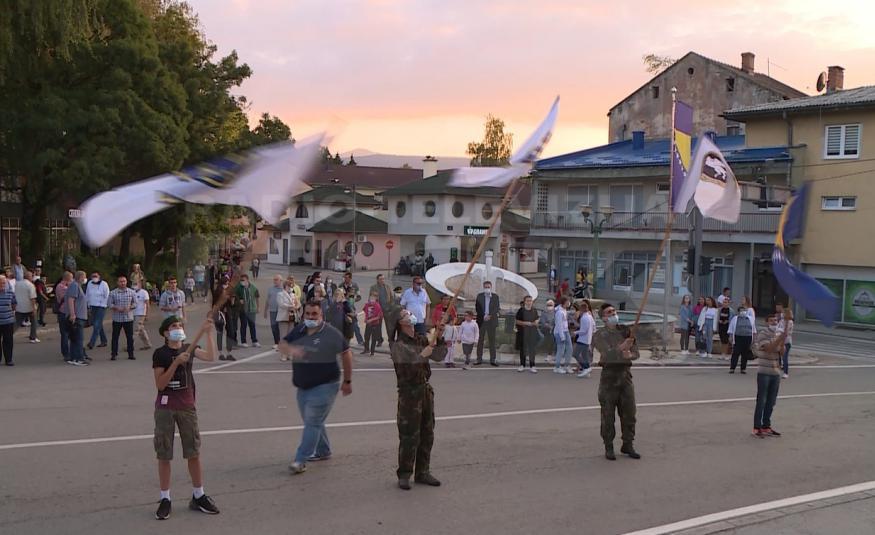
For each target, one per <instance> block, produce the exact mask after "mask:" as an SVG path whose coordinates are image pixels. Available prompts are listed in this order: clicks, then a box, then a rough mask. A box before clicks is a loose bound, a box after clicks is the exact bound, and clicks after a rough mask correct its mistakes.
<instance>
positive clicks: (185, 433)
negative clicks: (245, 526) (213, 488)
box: [152, 316, 219, 520]
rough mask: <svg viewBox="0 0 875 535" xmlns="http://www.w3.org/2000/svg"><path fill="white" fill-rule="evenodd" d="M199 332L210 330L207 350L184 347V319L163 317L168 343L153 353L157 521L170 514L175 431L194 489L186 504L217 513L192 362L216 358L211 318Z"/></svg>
mask: <svg viewBox="0 0 875 535" xmlns="http://www.w3.org/2000/svg"><path fill="white" fill-rule="evenodd" d="M201 330H202V331H206V332H205V334H206V338H207V349H206V350H203V349H201V348H200V347H196V348H194V351H191V345H190V344H183V343H182V342H183V341H185V338H186V336H185V331H184V330H183V328H182V320H180V319H179V318H177V317H176V316H169V317H167V318H165V319H164V321H162V322H161V327H160V328H159V329H158V333H159V334H161V336H163V337H164V345H163V346H161V347H159V348H158V349H156V350H155V353H154V354H153V355H152V371H153V372H154V374H155V386H156V388H157V389H158V396H157V398H156V399H155V439H154V445H155V453H156V454H157V455H158V480H159V483H160V485H161V501H160V502H159V504H158V511H157V512H156V513H155V517H156V518H157V519H158V520H165V519H167V518H168V517H169V516H170V461H171V460H172V459H173V438H174V434H175V431H176V429H177V428H178V429H179V437H180V439H181V441H182V455H183V457H185V458H186V459H187V460H188V471H189V473H190V474H191V484H192V489H193V491H192V498H191V502H190V503H189V504H188V506H189V508H190V509H192V510H195V511H201V512H203V513H207V514H213V515H215V514H218V513H219V509H218V508H217V507H216V504H215V503H214V502H213V500H212V498H210V497H209V496H207V495H206V494H205V493H204V487H203V475H202V472H201V462H200V443H201V438H200V431H199V430H198V424H197V409H196V408H195V385H194V375H192V360H191V357H192V356H194V357H195V358H197V359H200V360H204V361H208V362H209V361H213V360H216V344H215V337H214V336H213V332H212V331H213V321H212V319H207V321H206V322H204V325H203V327H201ZM195 338H197V336H195Z"/></svg>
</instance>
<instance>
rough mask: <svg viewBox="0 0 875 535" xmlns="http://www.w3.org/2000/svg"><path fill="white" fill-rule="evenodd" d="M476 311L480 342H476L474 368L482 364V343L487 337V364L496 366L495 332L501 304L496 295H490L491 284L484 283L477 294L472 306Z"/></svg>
mask: <svg viewBox="0 0 875 535" xmlns="http://www.w3.org/2000/svg"><path fill="white" fill-rule="evenodd" d="M474 308H475V309H476V310H477V326H478V327H480V340H478V341H477V362H475V363H474V365H475V366H479V365H480V364H483V342H484V340H485V339H486V337H487V336H488V337H489V364H491V365H493V366H498V362H496V361H495V359H496V355H495V330H496V328H498V315H499V312H500V309H501V303H500V301H499V299H498V295H496V294H493V293H492V283H491V282H489V281H485V282H484V283H483V291H482V292H480V293H479V294H477V299H476V301H475V304H474Z"/></svg>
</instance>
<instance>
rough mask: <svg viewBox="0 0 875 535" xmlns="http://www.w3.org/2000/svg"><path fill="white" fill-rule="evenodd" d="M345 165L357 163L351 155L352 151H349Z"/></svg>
mask: <svg viewBox="0 0 875 535" xmlns="http://www.w3.org/2000/svg"><path fill="white" fill-rule="evenodd" d="M346 165H352V166H355V165H358V164H357V163H356V161H355V156H353V155H352V153H350V155H349V161H348V162H346Z"/></svg>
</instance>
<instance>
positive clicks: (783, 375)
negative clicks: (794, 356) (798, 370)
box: [781, 373, 790, 379]
mask: <svg viewBox="0 0 875 535" xmlns="http://www.w3.org/2000/svg"><path fill="white" fill-rule="evenodd" d="M781 377H782V378H784V379H789V378H790V374H789V373H782V374H781Z"/></svg>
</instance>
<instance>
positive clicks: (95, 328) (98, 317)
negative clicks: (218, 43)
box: [88, 307, 106, 346]
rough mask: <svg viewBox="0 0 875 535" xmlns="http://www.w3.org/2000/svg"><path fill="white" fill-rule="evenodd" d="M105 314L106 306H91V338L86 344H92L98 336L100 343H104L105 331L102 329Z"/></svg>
mask: <svg viewBox="0 0 875 535" xmlns="http://www.w3.org/2000/svg"><path fill="white" fill-rule="evenodd" d="M105 315H106V307H91V340H90V341H89V342H88V345H91V346H93V345H94V342H96V341H97V336H98V335H99V336H100V343H101V344H104V345H106V332H104V330H103V316H105Z"/></svg>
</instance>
